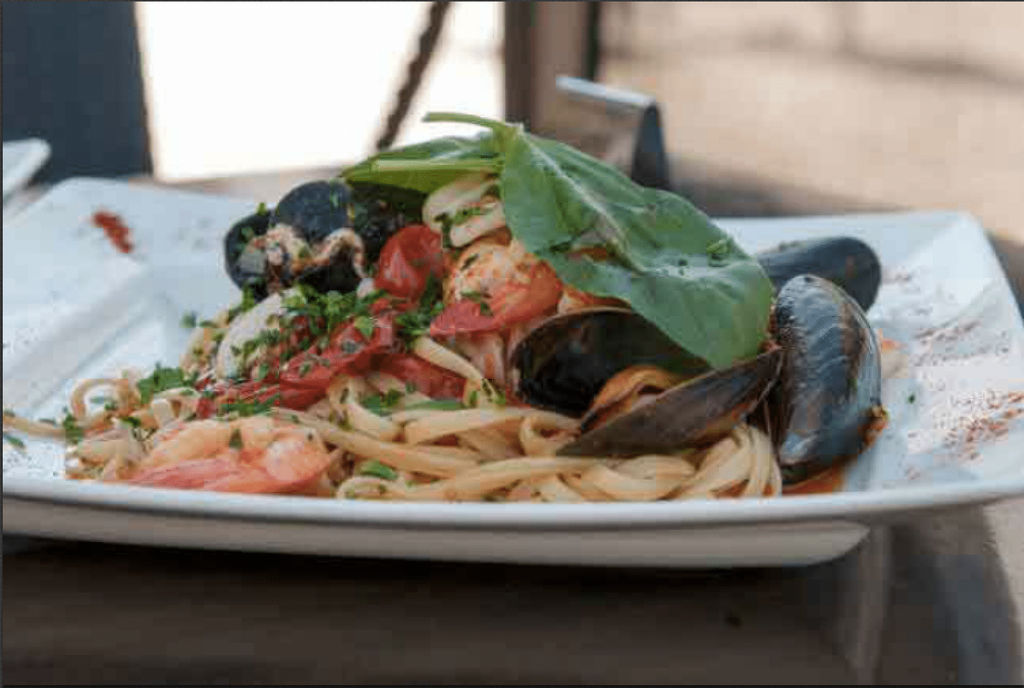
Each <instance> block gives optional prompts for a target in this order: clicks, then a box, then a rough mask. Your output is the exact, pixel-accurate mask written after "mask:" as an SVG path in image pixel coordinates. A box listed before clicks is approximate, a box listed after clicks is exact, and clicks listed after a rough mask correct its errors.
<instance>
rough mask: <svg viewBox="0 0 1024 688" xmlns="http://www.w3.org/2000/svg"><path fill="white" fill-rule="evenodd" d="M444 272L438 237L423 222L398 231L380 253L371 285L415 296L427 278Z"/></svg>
mask: <svg viewBox="0 0 1024 688" xmlns="http://www.w3.org/2000/svg"><path fill="white" fill-rule="evenodd" d="M443 274H444V253H443V252H442V250H441V236H440V235H439V234H438V233H437V232H435V231H434V230H432V229H430V228H429V227H427V226H426V225H409V226H407V227H403V228H402V229H400V230H398V232H396V233H395V234H394V235H393V236H392V237H391V238H390V239H388V241H387V243H386V244H384V248H383V249H382V250H381V252H380V258H379V259H378V260H377V276H376V277H375V278H374V284H375V285H376V286H377V288H378V289H383V290H385V291H387V292H389V293H391V294H394V295H395V296H403V297H406V298H409V299H418V298H419V297H420V294H422V293H423V290H424V289H426V287H427V279H428V278H429V277H430V275H434V276H435V277H437V278H438V279H440V278H441V277H442V275H443Z"/></svg>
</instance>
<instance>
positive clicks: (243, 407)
mask: <svg viewBox="0 0 1024 688" xmlns="http://www.w3.org/2000/svg"><path fill="white" fill-rule="evenodd" d="M280 398H281V395H280V394H275V395H274V396H272V397H270V398H269V399H267V400H266V401H229V402H226V403H223V404H221V405H220V410H219V411H218V415H221V416H226V415H228V414H229V413H237V414H238V415H239V416H242V417H245V416H256V415H260V414H266V413H270V409H272V408H273V407H274V404H275V403H276V402H277V401H278V400H279V399H280Z"/></svg>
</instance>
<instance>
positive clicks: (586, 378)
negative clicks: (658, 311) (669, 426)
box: [510, 307, 708, 416]
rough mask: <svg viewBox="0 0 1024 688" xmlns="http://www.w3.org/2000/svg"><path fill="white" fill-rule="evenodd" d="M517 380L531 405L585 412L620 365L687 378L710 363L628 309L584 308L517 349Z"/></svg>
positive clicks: (548, 323)
mask: <svg viewBox="0 0 1024 688" xmlns="http://www.w3.org/2000/svg"><path fill="white" fill-rule="evenodd" d="M510 360H511V364H512V371H513V372H512V377H513V384H514V385H517V386H518V390H517V392H518V394H519V395H520V396H521V397H522V398H523V399H525V400H526V401H528V402H529V403H530V405H532V406H536V407H538V408H544V409H549V410H552V411H558V412H559V413H564V414H567V415H571V416H581V415H583V413H584V412H585V411H586V410H587V409H588V408H589V407H590V404H591V401H592V400H593V399H594V397H595V396H597V393H598V392H599V391H601V388H602V387H603V386H604V385H605V383H606V382H608V380H609V379H610V378H611V377H612V376H613V375H615V374H616V373H618V372H619V371H621V370H624V369H626V368H629V367H630V366H637V365H653V366H658V367H660V368H664V369H666V370H668V371H670V372H673V373H676V374H678V375H682V376H685V377H693V376H694V375H697V374H700V373H702V372H705V371H706V370H708V366H707V364H706V363H705V362H704V361H702V360H700V359H698V358H694V357H692V356H688V355H687V354H686V352H684V351H682V350H681V349H680V348H679V345H678V344H676V343H675V342H673V341H672V340H671V339H669V338H668V336H667V335H665V333H663V332H662V331H661V330H660V329H658V328H657V327H656V326H655V325H654V324H652V323H651V322H650V321H648V320H645V319H644V318H642V317H640V316H639V315H637V314H636V313H634V312H633V311H630V310H627V309H624V308H607V307H600V308H584V309H581V310H577V311H573V312H571V313H565V314H563V315H556V316H554V317H551V318H549V319H547V320H545V321H544V322H542V323H541V324H540V325H538V326H537V327H535V328H534V329H533V330H531V331H530V332H529V333H528V334H527V335H526V336H525V337H524V338H523V339H522V340H521V341H520V342H519V344H518V345H517V346H516V348H515V349H514V350H513V351H512V355H511V358H510Z"/></svg>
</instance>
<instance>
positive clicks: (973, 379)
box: [3, 179, 1024, 566]
mask: <svg viewBox="0 0 1024 688" xmlns="http://www.w3.org/2000/svg"><path fill="white" fill-rule="evenodd" d="M268 200H272V199H268ZM254 206H255V203H254V202H251V201H245V200H237V199H227V198H220V197H212V196H204V195H199V194H192V193H184V192H178V191H169V190H161V189H152V188H145V187H138V186H131V185H127V184H122V183H116V182H110V181H103V180H93V179H76V180H70V181H67V182H64V183H63V184H60V185H58V186H57V187H55V188H54V189H53V190H52V191H51V192H50V193H49V194H48V195H47V196H45V197H44V198H43V199H41V200H40V201H39V202H38V203H37V204H36V205H34V206H33V207H31V208H29V209H27V210H26V211H24V213H23V214H21V215H20V216H19V217H18V218H17V220H16V221H15V222H12V223H10V226H9V227H7V228H6V229H5V231H4V232H3V248H4V251H3V286H4V289H3V353H4V356H3V384H4V399H3V401H4V406H5V407H10V408H14V409H15V410H17V411H18V412H20V413H24V414H27V415H29V416H33V417H54V416H57V415H58V414H59V413H60V411H61V407H62V406H63V404H64V403H65V400H66V398H67V395H68V392H69V390H70V388H71V386H72V385H73V384H74V381H75V380H77V379H79V378H82V377H91V376H99V375H104V374H111V373H117V372H118V371H120V369H121V368H122V367H127V366H136V367H141V368H144V369H146V368H150V367H152V365H153V364H154V363H156V362H157V361H160V362H163V363H165V364H171V363H174V362H176V361H177V360H178V356H179V353H180V351H181V348H182V346H183V345H184V342H185V339H186V338H187V336H188V332H187V331H186V330H184V329H183V328H182V327H181V325H180V320H181V317H182V315H183V314H184V313H185V312H186V311H191V310H195V311H198V313H199V316H200V317H201V318H202V317H204V316H209V315H212V314H213V313H215V312H216V311H218V310H220V309H221V308H222V307H223V306H224V305H225V304H228V303H231V302H234V301H235V300H236V299H237V295H238V294H237V290H236V289H235V288H234V286H233V285H232V284H231V282H230V281H229V280H228V278H227V276H226V275H225V273H224V271H223V268H222V259H221V253H220V250H221V237H222V235H223V233H224V232H225V230H226V228H227V227H228V226H229V225H230V224H231V222H232V221H234V220H235V219H237V218H239V217H241V216H242V215H243V214H246V213H248V212H250V211H252V210H253V208H254ZM99 209H105V210H109V211H112V212H115V213H117V214H118V215H120V216H121V217H122V218H123V220H124V222H125V223H126V224H127V225H128V226H129V227H131V228H132V230H133V239H134V242H135V245H136V249H135V251H134V252H133V253H132V254H131V255H124V254H121V253H119V252H117V251H116V250H115V249H114V247H113V246H112V245H111V244H110V243H109V241H108V240H107V239H106V237H105V236H104V233H103V232H102V231H101V230H100V229H98V228H97V227H95V226H93V225H92V223H91V217H92V214H93V213H94V212H95V211H96V210H99ZM721 224H722V226H723V227H725V228H726V229H727V230H729V231H730V232H732V233H733V234H734V236H735V237H736V239H737V240H738V241H739V243H740V244H741V245H743V246H744V247H745V248H746V249H747V250H749V251H758V250H761V249H764V248H768V247H770V246H772V245H774V244H777V243H779V242H780V241H784V240H792V239H799V238H807V237H814V236H828V235H839V234H845V235H852V236H856V237H860V238H861V239H863V240H865V241H867V242H868V243H869V244H870V245H871V246H872V247H873V248H874V249H875V250H876V251H877V252H878V253H879V255H880V257H881V260H882V263H883V267H884V274H885V277H884V280H883V285H882V287H881V290H880V292H879V295H878V299H877V301H876V303H875V305H874V306H873V307H872V308H871V310H870V311H869V316H870V318H871V320H872V322H873V323H874V324H875V325H876V326H877V327H879V328H880V329H881V330H882V331H883V332H884V334H885V335H886V336H887V337H889V338H892V339H895V340H897V341H898V342H900V345H901V347H902V350H903V353H904V356H905V359H906V361H905V365H904V367H903V368H902V370H901V371H900V372H898V373H897V375H896V376H894V377H893V378H891V379H889V380H887V381H886V383H885V385H884V388H883V402H884V404H885V405H886V407H887V409H888V411H889V413H890V423H889V427H888V428H887V429H886V431H885V432H884V433H883V434H882V436H881V437H880V438H879V440H878V441H877V442H876V443H875V445H874V446H873V447H872V448H871V449H870V450H869V451H868V452H866V453H865V454H864V455H862V456H860V457H859V458H858V459H857V460H856V462H855V463H854V464H852V465H851V466H850V467H849V469H848V470H847V471H846V474H845V478H844V483H843V486H842V489H841V491H839V492H836V493H832V494H824V495H809V496H791V497H785V498H782V499H765V500H760V499H758V500H720V501H691V502H673V503H653V504H639V503H628V504H581V505H575V504H573V505H556V504H551V505H546V504H408V503H380V502H355V501H340V500H329V499H311V498H303V497H289V496H255V495H225V494H215V493H203V492H190V491H182V490H162V489H154V488H144V487H130V486H122V485H109V484H93V483H84V482H77V481H70V480H65V479H62V478H61V477H60V472H61V465H62V448H61V447H60V446H59V445H57V444H55V443H47V442H44V441H37V440H31V439H30V440H27V446H26V449H25V450H23V451H22V450H19V449H17V448H15V447H13V446H11V445H10V444H9V443H6V442H5V443H4V448H3V461H4V507H3V516H4V521H3V523H4V532H5V533H8V534H11V533H19V534H34V535H45V536H53V537H65V538H81V539H89V540H105V541H114V542H131V543H142V544H158V545H164V544H165V545H184V546H195V547H208V548H226V549H244V550H266V551H286V552H316V553H328V554H343V555H344V554H348V555H367V556H389V557H423V558H435V559H452V560H468V561H516V562H532V563H584V564H628V565H673V566H743V565H787V564H807V563H813V562H818V561H823V560H827V559H830V558H833V557H836V556H839V555H840V554H843V553H844V552H846V551H847V550H849V549H850V548H851V547H853V546H854V545H856V544H857V542H859V541H860V539H861V538H862V537H863V536H864V535H865V534H866V532H867V525H868V524H870V523H871V522H872V521H874V520H879V519H895V518H911V517H917V516H921V515H923V514H926V513H927V512H928V511H929V510H932V509H940V508H952V507H959V506H964V505H969V504H979V503H985V502H991V501H994V500H998V499H1003V498H1006V497H1010V496H1015V495H1020V494H1024V455H1022V454H1024V442H1022V439H1024V422H1022V421H1024V417H1013V415H1014V413H1019V412H1020V410H1021V408H1022V406H1024V402H1021V401H1020V400H1018V401H1017V402H1013V401H1011V395H1013V394H1014V393H1020V392H1024V327H1022V324H1021V318H1020V314H1019V312H1018V310H1017V306H1016V304H1015V302H1014V300H1013V297H1012V295H1011V292H1010V289H1009V286H1008V284H1007V281H1006V279H1005V276H1004V275H1003V273H1002V271H1001V269H1000V267H999V264H998V262H997V260H996V258H995V256H994V255H993V252H992V249H991V248H990V246H989V244H988V241H987V240H986V238H985V236H984V232H983V231H982V229H981V228H980V227H979V226H978V224H977V223H976V222H975V221H974V220H973V219H972V218H971V217H970V216H968V215H964V214H960V213H953V212H929V213H903V214H877V215H859V216H844V217H812V218H797V219H744V220H723V221H721ZM911 399H912V400H913V401H911Z"/></svg>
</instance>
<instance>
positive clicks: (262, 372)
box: [253, 363, 270, 382]
mask: <svg viewBox="0 0 1024 688" xmlns="http://www.w3.org/2000/svg"><path fill="white" fill-rule="evenodd" d="M269 372H270V366H269V365H268V364H266V363H260V366H259V368H257V369H256V375H254V376H253V379H254V380H256V382H262V381H263V378H265V377H266V376H267V374H268V373H269Z"/></svg>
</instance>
